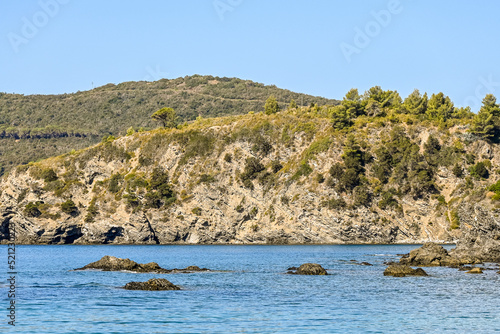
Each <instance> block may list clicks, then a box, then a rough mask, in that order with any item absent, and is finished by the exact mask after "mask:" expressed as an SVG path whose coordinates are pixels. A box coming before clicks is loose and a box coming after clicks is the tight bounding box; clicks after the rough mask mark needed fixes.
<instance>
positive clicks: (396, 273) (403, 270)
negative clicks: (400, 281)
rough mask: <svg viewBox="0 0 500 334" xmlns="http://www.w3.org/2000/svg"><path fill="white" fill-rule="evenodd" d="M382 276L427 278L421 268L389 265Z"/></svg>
mask: <svg viewBox="0 0 500 334" xmlns="http://www.w3.org/2000/svg"><path fill="white" fill-rule="evenodd" d="M384 276H393V277H405V276H428V275H427V273H426V272H425V271H424V270H423V269H422V268H417V269H413V268H412V267H410V266H408V265H403V264H391V265H389V267H387V268H386V269H385V271H384Z"/></svg>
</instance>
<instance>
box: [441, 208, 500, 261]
mask: <svg viewBox="0 0 500 334" xmlns="http://www.w3.org/2000/svg"><path fill="white" fill-rule="evenodd" d="M459 214H460V217H461V218H462V217H463V219H464V220H466V221H467V222H468V225H469V226H470V228H469V229H468V230H467V231H466V232H465V233H464V235H463V237H462V238H461V239H460V241H459V242H458V243H457V247H456V248H455V249H453V250H451V251H450V254H451V255H453V256H454V257H456V258H459V259H466V258H471V259H473V260H474V261H475V262H476V263H478V262H496V263H500V222H499V221H498V219H497V218H496V217H495V215H494V214H493V212H491V211H488V210H485V209H484V208H482V207H480V206H472V205H468V206H464V207H463V208H461V210H460V212H459Z"/></svg>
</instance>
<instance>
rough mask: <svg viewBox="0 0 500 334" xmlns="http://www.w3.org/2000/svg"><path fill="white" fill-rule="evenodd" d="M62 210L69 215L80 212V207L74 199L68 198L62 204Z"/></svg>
mask: <svg viewBox="0 0 500 334" xmlns="http://www.w3.org/2000/svg"><path fill="white" fill-rule="evenodd" d="M61 210H62V212H64V213H67V214H68V215H75V214H77V213H78V208H77V207H76V205H75V203H74V202H73V201H72V200H70V199H69V200H67V201H66V202H63V203H62V204H61Z"/></svg>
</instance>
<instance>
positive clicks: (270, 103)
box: [264, 95, 281, 115]
mask: <svg viewBox="0 0 500 334" xmlns="http://www.w3.org/2000/svg"><path fill="white" fill-rule="evenodd" d="M280 110H281V108H280V106H279V104H278V101H276V98H275V97H274V95H271V96H269V97H268V98H267V100H266V104H265V105H264V112H265V114H266V115H271V114H276V113H277V112H279V111H280Z"/></svg>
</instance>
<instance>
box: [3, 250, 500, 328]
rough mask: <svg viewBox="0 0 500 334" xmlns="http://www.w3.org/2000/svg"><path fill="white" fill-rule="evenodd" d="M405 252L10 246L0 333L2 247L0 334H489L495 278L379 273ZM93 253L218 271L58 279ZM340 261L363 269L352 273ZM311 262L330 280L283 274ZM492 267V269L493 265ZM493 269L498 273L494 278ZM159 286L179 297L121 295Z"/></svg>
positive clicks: (495, 310) (84, 274)
mask: <svg viewBox="0 0 500 334" xmlns="http://www.w3.org/2000/svg"><path fill="white" fill-rule="evenodd" d="M414 248H416V246H393V245H390V246H18V247H17V254H16V256H17V270H18V275H17V280H18V282H17V296H16V305H17V309H16V311H17V313H16V326H15V327H12V326H8V325H7V316H6V315H7V312H8V311H7V310H6V308H7V307H8V304H7V303H8V300H7V292H8V291H7V290H8V288H7V278H8V277H7V274H6V272H7V268H6V265H5V263H6V262H7V247H6V246H0V254H3V255H2V256H3V257H4V258H5V261H3V260H2V261H1V262H2V263H3V264H2V265H3V267H1V266H0V267H1V268H2V271H1V272H0V275H1V277H0V296H1V298H0V302H1V303H2V307H1V309H2V310H3V311H1V312H2V313H3V314H0V319H1V321H2V322H1V323H0V331H1V332H17V333H37V334H40V333H469V332H474V333H492V332H499V331H500V322H499V320H500V301H499V297H500V292H499V289H498V288H499V286H500V285H499V283H500V275H499V274H497V273H496V271H492V270H489V271H486V272H485V274H483V275H469V274H465V273H464V272H459V271H458V270H456V269H450V268H426V271H427V272H428V273H429V274H430V275H431V277H405V278H392V277H384V276H383V275H382V273H383V271H384V269H385V267H386V266H385V265H384V264H383V263H384V262H385V261H391V260H392V261H395V260H397V259H398V258H399V257H398V256H397V254H401V253H407V252H409V251H410V250H411V249H414ZM104 255H114V256H117V257H122V258H127V257H128V258H130V259H132V260H134V261H137V262H141V263H144V262H151V261H155V262H158V264H159V265H160V266H162V267H165V268H184V267H186V266H189V265H197V266H200V267H207V268H211V269H216V270H230V272H213V273H193V274H169V275H159V274H134V273H125V272H99V271H80V272H75V271H70V269H74V268H78V267H82V266H84V265H85V264H87V263H89V262H93V261H96V260H98V259H100V258H101V257H102V256H104ZM350 260H356V261H358V262H362V261H366V262H369V263H372V264H373V266H360V265H355V264H353V263H352V262H351V261H350ZM305 262H315V263H319V264H321V265H322V266H323V267H325V268H327V269H329V273H331V274H332V275H330V276H298V275H285V274H284V273H285V272H286V269H287V268H288V267H290V266H299V265H300V264H302V263H305ZM495 267H497V266H495ZM497 270H498V269H497ZM153 277H164V278H166V279H168V280H169V281H171V282H172V283H174V284H177V285H180V286H182V287H183V289H184V290H182V291H160V292H149V291H127V290H123V289H120V288H119V287H120V286H123V285H125V284H126V283H127V282H130V281H145V280H148V279H150V278H153Z"/></svg>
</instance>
